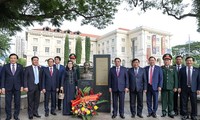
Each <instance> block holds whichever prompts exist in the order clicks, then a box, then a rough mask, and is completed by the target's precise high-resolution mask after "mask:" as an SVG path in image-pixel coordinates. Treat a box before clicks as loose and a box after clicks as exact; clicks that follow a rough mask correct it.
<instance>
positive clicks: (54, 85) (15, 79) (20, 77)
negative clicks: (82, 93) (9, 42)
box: [0, 53, 76, 120]
mask: <svg viewBox="0 0 200 120" xmlns="http://www.w3.org/2000/svg"><path fill="white" fill-rule="evenodd" d="M71 56H72V57H73V58H72V59H74V57H75V58H76V56H75V54H70V56H69V59H71ZM9 60H10V62H9V63H8V64H5V65H4V66H3V68H2V67H1V68H2V70H1V68H0V70H1V74H0V76H1V77H0V78H1V80H0V94H1V93H2V94H5V111H6V120H10V119H12V113H11V106H12V104H11V103H12V98H13V96H14V108H15V109H14V114H13V117H14V119H15V120H20V119H19V117H18V116H19V113H20V102H21V100H20V97H21V92H22V91H25V92H27V96H28V118H29V119H33V117H37V118H40V117H41V116H40V115H39V113H38V107H39V102H40V93H41V92H43V93H44V98H45V102H44V109H45V116H46V117H48V116H49V111H50V113H51V114H52V115H56V112H55V109H56V101H58V103H57V105H58V110H61V100H56V94H57V93H58V94H59V92H61V91H60V89H59V88H60V86H61V85H60V83H61V79H62V78H61V76H62V74H63V72H64V71H65V67H64V66H63V65H61V64H60V61H61V58H60V57H59V56H56V57H55V58H54V59H53V58H49V59H48V60H47V63H48V67H43V66H40V65H39V58H38V57H37V56H33V57H32V58H31V61H32V65H30V66H27V67H25V69H24V68H23V66H22V65H20V64H18V63H17V60H18V56H17V54H14V53H13V54H10V56H9ZM54 63H55V64H54ZM50 96H51V110H49V107H48V106H49V98H50Z"/></svg>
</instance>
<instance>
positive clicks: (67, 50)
mask: <svg viewBox="0 0 200 120" xmlns="http://www.w3.org/2000/svg"><path fill="white" fill-rule="evenodd" d="M64 49H65V51H64V65H66V64H67V61H68V60H69V36H68V35H66V37H65V47H64Z"/></svg>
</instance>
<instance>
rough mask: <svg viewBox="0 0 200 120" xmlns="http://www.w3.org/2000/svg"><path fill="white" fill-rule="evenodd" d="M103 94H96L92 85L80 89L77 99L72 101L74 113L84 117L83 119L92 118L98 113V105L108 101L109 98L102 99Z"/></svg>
mask: <svg viewBox="0 0 200 120" xmlns="http://www.w3.org/2000/svg"><path fill="white" fill-rule="evenodd" d="M101 95H102V93H97V94H94V91H93V89H92V88H91V87H85V88H84V89H83V90H81V89H78V91H77V93H76V97H75V98H76V99H75V100H72V101H71V103H72V113H73V115H74V116H77V117H82V119H83V120H91V119H92V117H93V116H94V115H97V109H98V106H97V105H98V104H101V103H104V102H107V100H100V96H101Z"/></svg>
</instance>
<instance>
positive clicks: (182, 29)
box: [18, 4, 200, 46]
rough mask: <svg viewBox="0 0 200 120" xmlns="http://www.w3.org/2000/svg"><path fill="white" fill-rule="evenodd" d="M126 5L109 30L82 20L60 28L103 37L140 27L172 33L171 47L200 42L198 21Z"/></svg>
mask: <svg viewBox="0 0 200 120" xmlns="http://www.w3.org/2000/svg"><path fill="white" fill-rule="evenodd" d="M125 6H126V5H124V4H123V5H121V6H119V9H118V13H116V15H115V19H114V20H113V23H114V24H112V25H109V26H107V28H105V29H102V30H99V29H97V28H95V27H93V26H91V25H83V26H81V22H80V21H81V19H78V20H77V21H72V22H69V21H64V22H63V25H62V26H61V27H60V28H61V29H63V30H67V29H69V30H71V31H78V30H79V31H80V32H82V33H89V34H96V35H103V34H106V33H108V32H110V31H113V30H115V29H117V28H127V29H130V30H131V29H134V28H136V27H140V26H146V27H150V28H154V29H159V30H162V31H167V32H170V33H171V34H172V35H173V36H172V38H171V46H175V45H178V44H185V43H186V42H187V41H188V40H189V36H190V40H191V41H200V33H198V32H197V21H196V19H195V18H192V17H186V18H184V19H182V20H177V19H175V18H173V17H170V16H168V15H163V14H162V11H158V10H150V11H147V12H145V13H141V11H140V9H139V8H135V9H134V10H132V11H127V10H125V9H124V8H125ZM46 26H49V27H51V28H55V27H52V26H51V24H49V23H48V22H45V23H44V24H43V26H41V25H38V24H35V25H34V27H33V26H31V27H28V28H26V29H25V30H30V29H34V28H43V27H46ZM18 35H22V36H25V32H22V33H18Z"/></svg>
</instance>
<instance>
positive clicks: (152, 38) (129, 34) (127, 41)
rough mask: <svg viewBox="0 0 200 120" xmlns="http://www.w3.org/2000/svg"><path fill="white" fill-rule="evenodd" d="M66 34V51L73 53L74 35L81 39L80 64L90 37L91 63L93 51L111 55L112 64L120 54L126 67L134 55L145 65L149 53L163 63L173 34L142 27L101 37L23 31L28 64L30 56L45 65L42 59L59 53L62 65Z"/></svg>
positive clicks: (168, 51)
mask: <svg viewBox="0 0 200 120" xmlns="http://www.w3.org/2000/svg"><path fill="white" fill-rule="evenodd" d="M66 35H68V36H69V53H75V46H76V38H77V36H80V37H81V38H82V59H81V64H83V63H84V61H85V37H86V36H88V37H90V40H91V52H90V61H91V62H93V55H94V54H110V55H111V63H112V64H114V58H116V57H119V58H121V60H122V65H123V66H125V67H131V60H132V59H133V58H138V59H139V60H140V66H142V67H144V66H146V65H148V58H149V57H150V56H154V57H156V59H157V61H158V62H157V64H158V65H162V56H163V54H165V53H171V46H170V40H171V36H172V35H171V34H170V33H169V32H166V31H162V30H157V29H153V28H148V27H143V26H142V27H138V28H135V29H133V30H128V29H124V28H118V29H116V30H113V31H111V32H109V33H107V34H105V35H102V36H97V35H92V34H84V33H81V34H80V35H77V34H74V33H67V32H66V31H62V30H59V29H54V30H51V29H50V28H48V29H46V28H43V29H34V30H30V31H27V33H26V41H27V45H26V46H27V48H26V50H27V51H26V53H25V55H26V56H27V65H30V64H31V57H32V56H33V55H36V56H38V57H39V58H40V64H41V65H46V62H45V60H46V59H48V58H53V57H55V56H60V57H61V59H62V61H61V62H62V64H63V62H64V60H63V59H64V44H65V37H66Z"/></svg>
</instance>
